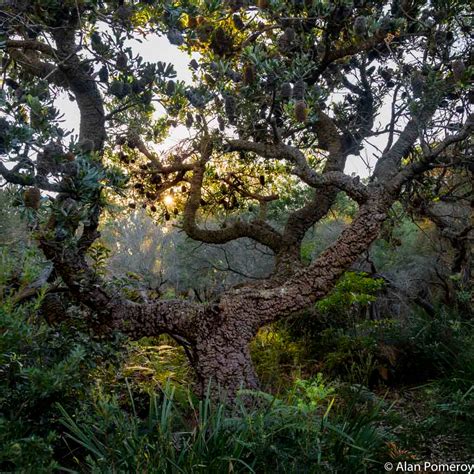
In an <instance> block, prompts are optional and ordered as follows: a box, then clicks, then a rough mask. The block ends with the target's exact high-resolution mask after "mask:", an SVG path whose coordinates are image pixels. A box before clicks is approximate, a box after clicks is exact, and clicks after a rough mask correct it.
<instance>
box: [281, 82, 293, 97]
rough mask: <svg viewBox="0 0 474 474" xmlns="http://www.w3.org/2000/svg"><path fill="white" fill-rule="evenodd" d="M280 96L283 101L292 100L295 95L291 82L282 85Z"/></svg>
mask: <svg viewBox="0 0 474 474" xmlns="http://www.w3.org/2000/svg"><path fill="white" fill-rule="evenodd" d="M280 94H281V97H282V98H283V99H291V96H292V95H293V88H292V87H291V84H290V83H289V82H284V83H283V84H282V85H281V89H280Z"/></svg>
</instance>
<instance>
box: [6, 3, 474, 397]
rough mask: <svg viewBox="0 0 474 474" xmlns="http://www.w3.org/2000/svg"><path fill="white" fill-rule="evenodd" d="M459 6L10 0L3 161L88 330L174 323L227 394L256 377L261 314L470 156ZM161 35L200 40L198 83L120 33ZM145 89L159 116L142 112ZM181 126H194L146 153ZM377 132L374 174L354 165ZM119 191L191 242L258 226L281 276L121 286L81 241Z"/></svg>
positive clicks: (250, 233)
mask: <svg viewBox="0 0 474 474" xmlns="http://www.w3.org/2000/svg"><path fill="white" fill-rule="evenodd" d="M468 10H469V5H468V2H462V1H452V2H441V1H436V2H424V1H416V0H413V1H410V0H409V1H405V0H402V1H396V0H394V1H386V2H371V1H358V2H350V1H339V2H325V1H319V0H313V1H303V0H301V1H296V0H293V1H283V0H258V1H257V2H256V4H254V3H251V2H247V1H245V0H244V1H239V0H236V1H234V0H232V1H225V2H224V1H222V2H221V1H215V2H205V3H202V2H197V1H196V2H194V1H186V2H184V1H183V2H179V1H177V2H175V3H170V2H150V1H142V2H123V1H121V2H106V1H98V0H92V1H87V2H86V1H78V2H68V1H67V2H59V1H56V0H51V1H49V2H45V1H42V0H33V1H31V2H23V1H22V0H17V1H15V0H11V1H10V2H4V6H3V7H2V9H1V18H2V24H3V40H2V41H3V43H2V44H3V74H4V77H5V80H4V86H3V94H2V100H3V106H4V112H5V115H4V117H3V118H2V120H1V124H0V125H1V148H2V149H1V150H0V151H1V153H2V156H3V159H2V160H3V161H4V162H7V163H10V164H1V165H0V173H1V174H2V176H3V178H4V179H5V180H6V181H7V182H9V183H13V184H16V185H19V186H22V187H24V188H25V191H24V194H23V198H24V205H25V206H26V208H27V209H28V212H29V213H30V215H31V216H32V220H33V224H32V225H34V227H35V233H36V236H37V239H38V242H39V246H40V247H41V249H42V250H43V252H44V254H45V255H46V257H47V258H48V259H49V260H51V261H52V262H53V263H54V267H55V269H56V272H57V273H58V274H59V275H60V276H61V278H62V279H63V281H64V283H65V284H66V285H67V286H68V287H69V289H70V291H71V293H72V295H73V296H74V297H75V298H77V299H78V300H79V301H81V302H82V303H84V304H86V305H88V306H89V307H90V308H92V309H93V310H94V312H95V313H96V314H97V319H95V320H94V321H91V324H93V325H95V327H96V329H97V330H98V331H110V330H112V329H115V330H120V331H123V332H124V333H126V334H127V335H129V336H130V337H131V338H141V337H143V336H152V335H158V334H161V333H168V334H170V335H171V336H173V337H174V338H176V340H178V341H179V342H180V344H183V345H184V346H185V348H186V350H187V353H188V354H189V359H190V363H191V364H192V366H193V367H194V369H195V372H196V380H197V390H198V391H201V392H202V390H203V389H204V388H205V387H206V386H207V384H208V383H209V381H210V380H213V381H214V382H217V383H218V384H219V385H220V386H221V387H223V388H225V389H226V390H227V391H228V394H229V395H230V396H231V397H232V396H233V395H235V393H236V391H237V389H238V388H239V387H240V386H242V385H244V386H246V387H250V388H256V387H257V386H258V381H257V377H256V375H255V373H254V370H253V367H252V363H251V360H250V355H249V350H248V344H249V342H250V341H251V340H252V338H253V337H254V336H255V334H256V333H257V331H258V329H259V328H261V327H262V326H264V325H266V324H269V323H271V322H273V321H276V320H277V319H280V318H284V317H287V316H289V315H294V314H296V313H298V312H300V311H302V310H304V309H305V308H308V307H310V306H311V305H313V304H314V303H315V302H316V301H317V300H319V299H320V298H322V297H324V296H325V295H326V294H327V293H328V292H329V291H330V290H331V288H332V287H333V286H334V284H335V283H336V282H337V280H338V278H339V277H340V276H341V275H342V274H343V273H344V271H345V270H346V269H347V268H348V267H349V266H350V265H351V264H352V263H353V262H355V261H356V260H357V259H358V257H359V256H360V255H361V253H363V252H364V251H366V250H367V249H368V247H369V246H370V244H371V243H372V242H373V241H374V240H375V239H376V238H377V235H378V233H379V231H380V228H381V226H382V224H383V222H384V221H385V220H386V219H387V216H388V215H389V213H390V209H391V206H392V205H393V204H394V202H395V201H397V200H398V199H399V198H400V196H401V195H402V194H403V193H405V191H406V189H407V188H408V187H409V186H413V183H419V182H423V181H424V180H425V179H427V176H428V175H429V172H432V171H433V170H436V169H444V168H452V169H465V172H466V173H472V156H471V155H470V153H471V150H470V149H469V146H468V143H467V139H468V137H469V134H470V132H471V131H472V115H470V114H469V111H468V109H469V107H470V104H471V102H472V100H473V96H472V92H469V91H468V84H469V80H470V78H471V75H472V55H471V53H470V52H469V51H470V50H469V48H470V27H469V26H468V24H467V20H468V14H469V12H468ZM154 32H161V33H165V34H166V35H167V37H168V39H169V41H170V42H171V43H172V44H175V45H178V46H181V47H182V48H187V49H188V50H189V51H195V52H198V53H200V58H199V62H198V61H197V60H196V59H194V60H192V61H191V63H190V67H191V69H192V70H193V71H194V73H193V74H194V83H193V85H192V86H186V85H185V84H184V83H183V82H180V81H175V80H174V77H175V73H174V70H173V68H172V66H170V65H166V64H164V63H157V64H148V63H144V62H143V60H142V58H140V57H139V56H135V55H134V54H133V52H132V50H131V48H130V47H129V46H127V40H128V39H130V38H132V37H137V36H140V35H141V36H142V37H143V38H144V39H146V35H147V34H150V33H154ZM61 90H64V91H66V92H67V93H68V94H69V95H70V96H71V99H72V100H74V101H75V102H76V103H77V106H78V108H79V113H80V116H81V122H80V132H79V136H78V137H77V139H75V138H74V137H72V138H71V137H70V143H69V145H68V146H67V147H66V145H65V142H66V139H67V137H68V136H67V134H65V132H64V130H62V128H61V127H60V123H59V121H58V120H59V118H60V112H59V111H58V110H56V108H55V107H54V97H55V95H56V94H57V93H58V91H61ZM154 102H159V103H160V104H161V105H163V106H164V107H165V110H166V112H167V115H168V116H167V117H166V118H164V119H158V120H156V121H154V120H153V116H152V112H153V110H154V107H153V104H154ZM379 114H382V115H383V114H385V115H387V119H386V120H383V122H385V123H383V125H382V126H377V124H376V117H377V115H379ZM12 119H14V120H15V122H13V120H12ZM179 123H184V124H186V126H187V127H188V128H189V129H190V131H191V138H190V139H188V140H183V142H182V143H180V145H179V146H178V147H176V148H175V149H172V150H170V152H169V153H168V154H164V155H161V154H159V153H156V152H154V151H153V149H152V147H151V146H150V145H151V144H152V143H153V142H154V141H159V140H160V139H161V138H162V137H163V136H165V135H166V134H167V133H168V131H169V127H172V126H174V125H176V124H179ZM380 135H383V136H385V137H386V144H385V148H384V150H383V151H380V153H378V156H377V160H376V164H375V166H374V169H373V172H372V174H371V176H370V179H368V181H367V182H366V183H363V182H361V181H360V179H359V178H358V177H357V176H351V175H348V174H345V173H344V169H345V167H346V163H347V161H348V159H350V157H352V156H357V155H359V154H360V153H362V151H363V149H364V146H365V145H366V143H367V142H368V141H370V140H371V139H373V138H374V137H377V136H380ZM118 168H121V169H122V170H126V172H127V174H128V177H129V184H128V187H125V183H126V178H125V176H124V174H123V173H120V172H119V170H118ZM113 191H116V192H117V193H119V195H120V194H122V195H125V197H126V198H127V199H128V201H129V206H130V207H131V208H135V207H137V206H139V205H142V206H145V207H146V208H147V209H148V211H149V212H150V213H151V214H152V215H155V216H159V217H157V221H158V222H163V221H168V220H170V219H176V222H177V225H179V226H181V227H182V229H183V230H184V231H185V232H186V234H187V235H188V236H189V237H191V238H192V239H194V240H197V241H201V242H206V243H212V244H223V243H227V242H230V241H233V240H236V239H240V238H247V239H252V240H253V241H255V242H257V243H258V244H259V245H260V246H263V247H266V248H268V249H269V250H270V251H271V252H272V253H273V255H274V259H275V265H274V270H273V272H272V274H271V275H269V276H268V278H267V279H265V280H263V281H256V282H252V283H251V284H248V285H244V286H241V285H239V287H237V288H232V289H230V290H228V291H225V292H223V293H222V294H221V295H220V296H219V297H218V298H217V299H216V300H213V301H210V302H206V303H198V302H195V301H192V300H189V301H188V300H182V299H176V300H158V301H153V302H149V303H143V304H138V303H134V302H131V301H128V300H126V299H125V298H124V297H123V296H121V295H119V294H114V293H112V292H111V291H110V290H108V289H107V287H106V286H105V285H104V282H103V281H102V280H101V279H100V277H99V276H98V275H97V273H96V272H94V271H92V270H91V268H90V267H89V265H88V262H87V251H88V249H89V248H90V246H91V245H92V243H93V242H94V241H95V240H96V239H97V238H98V237H99V231H98V227H99V222H100V215H101V212H102V210H103V209H104V206H105V203H106V198H107V199H109V200H111V199H113V198H112V194H113V193H112V192H113ZM45 192H48V193H49V194H45ZM339 193H345V194H346V195H347V196H349V197H350V198H351V199H352V200H353V201H354V202H356V203H357V205H358V211H357V214H356V216H355V217H354V219H353V220H352V222H351V224H350V225H348V226H347V227H346V228H345V229H344V230H343V231H342V233H341V234H340V235H339V237H338V239H337V240H336V241H335V243H333V244H332V245H330V246H329V247H328V248H326V249H325V250H324V251H323V252H322V253H321V254H320V255H318V256H317V257H316V258H315V259H314V260H313V261H312V262H310V263H309V264H307V263H304V262H303V261H302V259H301V242H302V240H303V238H304V236H305V234H306V233H307V231H308V230H309V229H310V228H311V227H312V226H313V225H314V224H315V223H316V222H318V221H319V220H320V219H322V218H323V217H324V216H326V215H327V213H328V211H329V210H330V209H331V207H332V206H333V204H334V202H335V200H336V198H337V196H338V194H339ZM158 211H160V212H158ZM275 213H276V214H279V215H283V214H285V215H286V219H285V221H284V222H283V223H281V222H280V223H279V224H275V221H274V219H273V218H272V217H274V214H275ZM209 216H213V219H212V220H211V221H209V222H210V223H209V224H208V225H206V224H205V223H204V221H205V219H206V217H209ZM97 321H98V322H97Z"/></svg>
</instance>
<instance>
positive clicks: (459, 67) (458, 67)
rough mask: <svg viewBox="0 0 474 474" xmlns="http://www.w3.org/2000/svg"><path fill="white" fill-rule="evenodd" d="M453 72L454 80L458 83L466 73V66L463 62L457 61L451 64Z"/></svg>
mask: <svg viewBox="0 0 474 474" xmlns="http://www.w3.org/2000/svg"><path fill="white" fill-rule="evenodd" d="M451 70H452V71H453V76H454V80H455V81H456V82H459V81H462V79H463V76H464V71H465V70H466V66H465V64H464V63H463V62H462V61H461V60H456V61H453V62H452V63H451Z"/></svg>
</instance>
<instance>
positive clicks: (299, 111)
mask: <svg viewBox="0 0 474 474" xmlns="http://www.w3.org/2000/svg"><path fill="white" fill-rule="evenodd" d="M295 119H296V120H297V121H298V122H300V123H305V122H306V120H307V119H308V107H307V105H306V102H305V101H304V100H298V101H297V102H296V103H295Z"/></svg>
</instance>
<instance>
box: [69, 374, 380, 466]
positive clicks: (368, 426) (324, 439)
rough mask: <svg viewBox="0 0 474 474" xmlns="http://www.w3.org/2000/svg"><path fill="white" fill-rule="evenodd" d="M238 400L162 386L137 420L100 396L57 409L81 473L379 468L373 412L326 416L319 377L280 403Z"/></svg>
mask: <svg viewBox="0 0 474 474" xmlns="http://www.w3.org/2000/svg"><path fill="white" fill-rule="evenodd" d="M242 396H243V397H244V398H242V399H241V400H240V401H239V402H238V403H237V405H236V406H235V405H233V406H228V405H225V404H224V403H221V404H216V405H214V404H212V403H211V401H210V400H209V398H208V397H207V398H206V399H204V400H203V401H201V402H199V403H197V404H196V403H195V402H193V400H192V397H188V399H187V401H186V403H185V404H179V403H177V402H176V401H175V400H174V391H173V389H172V388H171V387H170V386H168V387H167V388H166V389H165V390H164V391H163V393H162V394H161V395H160V396H157V395H156V394H155V393H152V394H151V396H150V403H149V412H148V416H147V417H145V418H140V417H139V416H138V414H137V412H136V411H135V410H132V412H131V413H129V412H126V411H124V410H123V409H122V408H120V404H119V403H118V400H117V399H116V398H114V397H112V398H110V397H106V396H105V397H104V396H103V395H102V396H100V397H99V398H98V399H97V400H96V401H95V403H94V404H93V406H92V407H91V409H90V410H87V411H86V410H78V411H76V412H75V413H74V414H70V413H69V412H68V411H67V410H64V409H63V410H62V414H63V418H62V422H63V424H64V425H65V426H66V428H67V429H68V435H67V439H68V443H69V446H70V448H71V450H76V449H77V448H82V449H84V450H85V453H87V455H84V456H83V457H82V460H81V461H78V463H79V467H80V468H81V469H82V470H85V471H87V472H111V471H112V472H166V473H170V474H171V473H178V472H179V473H199V472H203V473H216V474H217V473H221V472H262V473H265V472H285V473H305V472H307V473H313V472H314V473H315V472H328V473H333V472H353V473H362V472H367V471H368V469H369V468H370V466H375V465H376V464H377V462H376V461H375V460H374V458H375V457H376V455H377V453H379V452H381V451H380V450H381V448H382V446H383V441H384V436H383V434H382V433H381V432H380V431H379V430H378V428H377V420H378V409H377V408H376V407H372V408H371V410H360V407H359V408H358V410H360V411H358V412H357V413H356V411H355V410H354V406H355V405H354V404H351V406H350V408H349V409H347V410H346V411H345V412H342V413H338V414H335V415H334V417H331V407H332V405H333V403H334V397H333V389H332V388H331V387H326V386H325V382H324V381H323V379H322V378H321V376H319V377H318V378H317V379H316V380H314V381H307V382H300V383H298V384H296V386H295V388H294V390H292V391H291V393H290V395H289V396H288V397H287V398H286V399H276V398H274V397H272V396H270V395H268V394H266V393H262V392H258V393H255V392H248V391H246V392H243V393H242ZM249 397H251V398H252V399H253V400H254V401H256V402H257V403H256V405H253V408H248V400H249ZM244 400H245V403H244ZM130 403H131V406H132V407H133V406H134V402H133V398H132V400H131V402H130ZM85 453H84V454H85Z"/></svg>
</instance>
